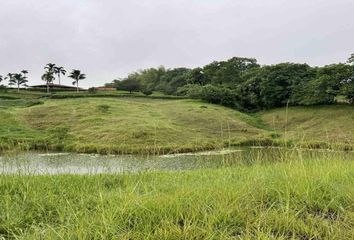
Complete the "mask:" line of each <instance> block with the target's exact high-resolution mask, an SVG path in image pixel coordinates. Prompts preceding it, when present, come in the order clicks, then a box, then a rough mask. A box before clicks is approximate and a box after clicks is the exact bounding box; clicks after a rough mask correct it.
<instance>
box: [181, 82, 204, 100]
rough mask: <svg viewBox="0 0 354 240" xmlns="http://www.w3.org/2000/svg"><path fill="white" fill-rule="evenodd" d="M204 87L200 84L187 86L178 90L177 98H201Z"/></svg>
mask: <svg viewBox="0 0 354 240" xmlns="http://www.w3.org/2000/svg"><path fill="white" fill-rule="evenodd" d="M202 89H203V86H201V85H199V84H187V85H184V86H182V87H179V88H178V89H177V93H176V94H177V96H187V97H190V98H201V96H202Z"/></svg>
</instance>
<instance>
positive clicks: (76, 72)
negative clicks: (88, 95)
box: [69, 69, 86, 92]
mask: <svg viewBox="0 0 354 240" xmlns="http://www.w3.org/2000/svg"><path fill="white" fill-rule="evenodd" d="M69 78H72V79H74V81H73V85H76V90H77V92H79V81H81V80H84V79H86V74H83V73H81V71H80V70H76V69H73V70H72V71H71V73H70V75H69Z"/></svg>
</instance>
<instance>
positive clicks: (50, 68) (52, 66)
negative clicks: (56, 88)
mask: <svg viewBox="0 0 354 240" xmlns="http://www.w3.org/2000/svg"><path fill="white" fill-rule="evenodd" d="M55 66H56V65H55V64H54V63H48V64H47V65H45V67H44V70H47V72H50V73H54V72H55Z"/></svg>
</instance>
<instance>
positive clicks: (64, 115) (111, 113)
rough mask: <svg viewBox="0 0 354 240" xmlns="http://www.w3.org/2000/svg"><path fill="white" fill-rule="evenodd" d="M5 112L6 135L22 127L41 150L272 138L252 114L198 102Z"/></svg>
mask: <svg viewBox="0 0 354 240" xmlns="http://www.w3.org/2000/svg"><path fill="white" fill-rule="evenodd" d="M0 111H2V114H3V116H5V118H2V120H0V121H1V122H2V124H1V127H0V128H2V132H3V134H2V137H3V136H4V135H5V136H7V134H6V133H9V135H11V136H14V135H13V134H12V132H13V131H14V129H16V130H17V131H18V132H19V133H20V134H23V135H25V136H26V135H27V136H28V138H29V139H32V142H35V143H36V147H39V146H40V144H43V145H45V146H44V147H47V148H49V149H51V148H53V149H59V150H67V151H77V152H98V153H144V152H145V153H148V152H149V153H151V152H153V153H163V152H170V151H174V152H179V151H196V150H202V149H211V148H217V147H224V146H226V145H235V144H240V143H242V142H244V141H250V140H254V141H257V140H259V141H261V140H262V139H264V138H266V137H267V136H268V135H269V134H268V132H267V131H265V130H264V129H260V128H258V126H257V123H256V121H254V119H253V118H252V117H250V116H248V115H246V114H243V113H240V112H237V111H234V110H231V109H227V108H224V107H220V106H216V105H210V104H205V103H202V102H200V101H196V100H159V99H145V98H119V99H116V98H79V99H62V100H46V101H44V103H43V104H39V105H36V106H32V107H22V106H21V107H18V108H16V107H12V106H11V107H7V108H4V109H3V110H0ZM28 130H30V131H28ZM9 137H10V136H9ZM16 139H17V137H14V141H15V140H16ZM22 139H23V138H21V141H22Z"/></svg>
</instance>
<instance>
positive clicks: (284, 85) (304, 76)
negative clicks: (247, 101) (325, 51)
mask: <svg viewBox="0 0 354 240" xmlns="http://www.w3.org/2000/svg"><path fill="white" fill-rule="evenodd" d="M314 76H315V73H314V72H313V71H312V69H311V67H310V66H308V65H307V64H295V63H281V64H277V65H272V66H266V67H263V68H262V70H261V73H260V75H259V77H260V83H259V84H260V86H259V87H260V98H261V102H262V107H264V108H273V107H281V106H284V105H286V103H287V102H289V101H291V99H292V98H293V96H292V93H293V90H294V89H295V88H296V87H297V86H298V85H299V84H301V82H308V81H309V80H310V79H312V78H313V77H314ZM297 101H298V100H293V103H294V104H295V103H296V102H297Z"/></svg>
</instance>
